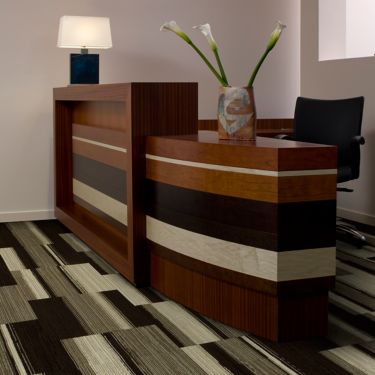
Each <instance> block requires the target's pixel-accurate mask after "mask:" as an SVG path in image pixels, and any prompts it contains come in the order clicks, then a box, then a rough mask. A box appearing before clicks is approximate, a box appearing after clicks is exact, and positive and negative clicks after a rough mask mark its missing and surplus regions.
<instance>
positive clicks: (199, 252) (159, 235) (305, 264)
mask: <svg viewBox="0 0 375 375" xmlns="http://www.w3.org/2000/svg"><path fill="white" fill-rule="evenodd" d="M146 228H147V238H148V239H149V240H151V241H153V242H155V243H157V244H159V245H161V246H164V247H166V248H168V249H171V250H173V251H175V252H177V253H181V254H184V255H186V256H189V257H191V258H194V259H199V260H201V261H203V262H207V263H209V264H214V265H217V266H219V267H223V268H227V269H230V270H233V271H237V272H241V273H244V274H247V275H252V276H255V277H260V278H262V279H267V280H272V281H287V280H299V279H309V278H314V277H324V276H332V275H335V272H336V263H335V261H336V248H334V247H329V248H319V249H306V250H294V251H282V252H277V251H270V250H264V249H259V248H256V247H252V246H246V245H242V244H238V243H234V242H229V241H224V240H221V239H217V238H214V237H209V236H206V235H203V234H199V233H195V232H190V231H188V230H185V229H182V228H178V227H175V226H173V225H170V224H166V223H163V222H162V221H159V220H156V219H154V218H152V217H150V216H147V226H146Z"/></svg>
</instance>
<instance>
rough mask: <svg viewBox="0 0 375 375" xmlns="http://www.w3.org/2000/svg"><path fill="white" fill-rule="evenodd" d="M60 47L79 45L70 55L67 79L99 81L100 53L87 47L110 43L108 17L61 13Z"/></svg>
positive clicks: (108, 44)
mask: <svg viewBox="0 0 375 375" xmlns="http://www.w3.org/2000/svg"><path fill="white" fill-rule="evenodd" d="M57 47H59V48H80V49H81V53H72V54H71V55H70V83H71V84H88V83H99V54H89V53H88V49H89V48H95V49H106V48H111V47H112V37H111V28H110V23H109V18H108V17H81V16H62V17H61V18H60V26H59V35H58V40H57Z"/></svg>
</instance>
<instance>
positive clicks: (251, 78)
mask: <svg viewBox="0 0 375 375" xmlns="http://www.w3.org/2000/svg"><path fill="white" fill-rule="evenodd" d="M270 51H271V49H269V48H267V49H266V51H265V52H264V53H263V56H262V57H261V58H260V60H259V62H258V64H257V66H256V67H255V69H254V71H253V74H252V75H251V77H250V79H249V83H248V84H247V87H253V84H254V81H255V77H256V76H257V74H258V71H259V69H260V67H261V66H262V64H263V62H264V60H265V59H266V57H267V55H268V54H269V52H270Z"/></svg>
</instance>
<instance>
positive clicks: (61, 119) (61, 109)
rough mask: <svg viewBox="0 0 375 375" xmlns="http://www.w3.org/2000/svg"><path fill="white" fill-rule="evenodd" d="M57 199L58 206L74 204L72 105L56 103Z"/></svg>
mask: <svg viewBox="0 0 375 375" xmlns="http://www.w3.org/2000/svg"><path fill="white" fill-rule="evenodd" d="M54 118H55V122H54V143H55V189H56V191H55V197H56V205H57V206H65V205H68V204H70V203H71V202H72V195H73V185H72V179H73V155H72V127H71V123H72V108H71V105H70V103H66V102H62V101H55V105H54Z"/></svg>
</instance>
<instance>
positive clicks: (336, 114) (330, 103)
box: [294, 96, 364, 182]
mask: <svg viewBox="0 0 375 375" xmlns="http://www.w3.org/2000/svg"><path fill="white" fill-rule="evenodd" d="M363 105H364V97H363V96H359V97H355V98H349V99H338V100H321V99H311V98H303V97H299V98H297V102H296V108H295V114H294V137H295V139H296V140H298V141H302V142H311V143H322V144H326V145H336V146H338V160H337V165H338V169H339V175H338V182H344V181H349V180H352V179H355V178H358V177H359V164H360V150H359V148H360V145H359V144H353V141H352V140H353V138H354V137H355V136H359V135H361V125H362V114H363ZM340 168H341V169H342V170H343V169H345V170H346V173H344V174H343V173H341V175H340ZM349 169H350V171H349ZM344 175H345V176H344Z"/></svg>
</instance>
